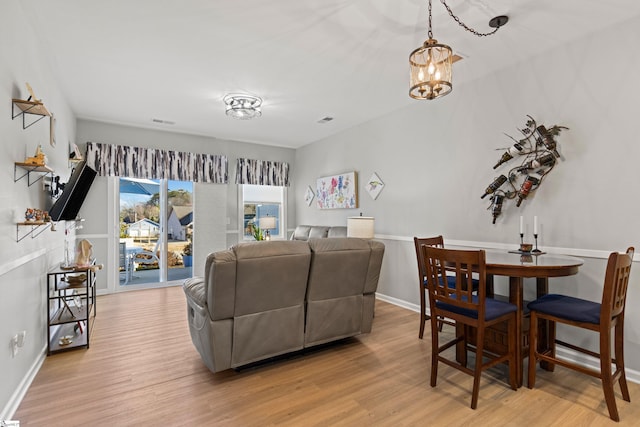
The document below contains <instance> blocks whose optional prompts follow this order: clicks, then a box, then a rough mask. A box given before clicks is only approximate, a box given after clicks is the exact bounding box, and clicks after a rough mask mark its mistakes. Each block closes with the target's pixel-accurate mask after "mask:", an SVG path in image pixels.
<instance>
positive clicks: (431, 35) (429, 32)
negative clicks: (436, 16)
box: [427, 0, 433, 39]
mask: <svg viewBox="0 0 640 427" xmlns="http://www.w3.org/2000/svg"><path fill="white" fill-rule="evenodd" d="M427 34H428V35H429V38H430V39H432V38H433V31H431V0H429V31H428V32H427Z"/></svg>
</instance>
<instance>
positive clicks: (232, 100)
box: [223, 94, 262, 120]
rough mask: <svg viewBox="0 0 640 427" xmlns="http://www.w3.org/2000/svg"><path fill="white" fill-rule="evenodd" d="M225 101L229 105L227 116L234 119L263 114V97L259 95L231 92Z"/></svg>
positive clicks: (245, 118) (244, 118)
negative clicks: (261, 108) (261, 107)
mask: <svg viewBox="0 0 640 427" xmlns="http://www.w3.org/2000/svg"><path fill="white" fill-rule="evenodd" d="M223 101H224V103H225V104H226V106H227V116H231V117H233V118H234V119H240V120H249V119H253V118H254V117H260V116H261V115H262V111H261V110H260V106H261V105H262V99H261V98H258V97H257V96H251V95H242V94H230V95H227V96H225V97H224V98H223Z"/></svg>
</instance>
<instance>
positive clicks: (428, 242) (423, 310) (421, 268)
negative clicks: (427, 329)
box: [413, 235, 493, 339]
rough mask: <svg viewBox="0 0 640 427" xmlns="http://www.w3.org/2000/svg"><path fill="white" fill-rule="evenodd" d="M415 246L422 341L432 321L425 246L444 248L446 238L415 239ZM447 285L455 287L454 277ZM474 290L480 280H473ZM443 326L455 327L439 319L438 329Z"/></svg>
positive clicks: (490, 287) (419, 333)
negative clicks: (428, 299) (428, 310)
mask: <svg viewBox="0 0 640 427" xmlns="http://www.w3.org/2000/svg"><path fill="white" fill-rule="evenodd" d="M413 244H414V246H415V249H416V258H417V261H418V286H419V289H420V331H419V332H418V338H420V339H422V337H423V336H424V326H425V324H426V323H427V322H428V321H429V319H431V316H430V315H429V314H428V313H427V308H428V307H427V297H426V292H427V271H426V267H425V264H424V251H423V247H424V246H432V247H436V248H444V237H442V235H440V236H435V237H414V238H413ZM446 279H447V283H448V284H449V286H451V287H455V284H456V278H455V276H452V275H447V278H446ZM473 286H474V290H477V289H478V280H477V279H475V278H474V279H473ZM488 288H489V292H490V294H491V295H493V282H492V281H491V282H490V284H489V285H488ZM443 324H447V325H452V326H453V325H454V323H453V322H452V321H450V320H447V319H438V328H439V329H440V330H442V326H443Z"/></svg>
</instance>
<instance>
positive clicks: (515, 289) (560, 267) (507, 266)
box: [485, 250, 584, 386]
mask: <svg viewBox="0 0 640 427" xmlns="http://www.w3.org/2000/svg"><path fill="white" fill-rule="evenodd" d="M485 255H486V271H487V282H488V283H487V285H488V288H489V289H493V276H507V277H509V302H510V303H512V304H515V305H516V307H518V316H516V317H517V320H516V334H517V336H518V337H519V338H520V339H519V341H518V342H519V343H520V345H518V346H517V348H516V360H517V363H518V366H517V373H518V385H519V386H521V385H522V381H523V365H524V364H523V357H524V356H526V355H527V351H528V337H526V336H525V337H523V332H524V331H523V322H524V318H525V305H524V297H523V295H524V290H523V285H524V279H525V278H535V279H536V297H537V298H539V297H541V296H542V295H546V294H547V293H548V292H549V278H551V277H563V276H571V275H574V274H577V273H578V268H579V267H580V266H581V265H582V264H583V263H584V261H583V260H582V259H580V258H577V257H573V256H568V255H556V254H546V253H541V254H539V255H534V254H532V253H521V252H516V251H513V252H508V251H498V250H485ZM527 329H528V328H527ZM539 332H540V336H539V340H538V342H539V344H540V346H541V348H550V347H549V346H551V345H553V343H551V342H550V337H549V333H548V327H547V325H546V324H541V325H540V327H539ZM495 335H497V336H499V334H495ZM495 335H494V336H495ZM487 344H488V347H489V348H491V345H490V344H491V343H487ZM549 369H550V368H549Z"/></svg>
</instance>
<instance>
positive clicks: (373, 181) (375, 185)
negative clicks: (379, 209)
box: [367, 172, 384, 200]
mask: <svg viewBox="0 0 640 427" xmlns="http://www.w3.org/2000/svg"><path fill="white" fill-rule="evenodd" d="M383 188H384V182H382V180H381V179H380V177H379V176H378V174H377V173H375V172H374V173H373V175H371V178H369V181H367V191H368V192H369V195H370V196H371V198H372V199H373V200H375V199H377V198H378V195H379V194H380V192H381V191H382V189H383Z"/></svg>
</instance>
